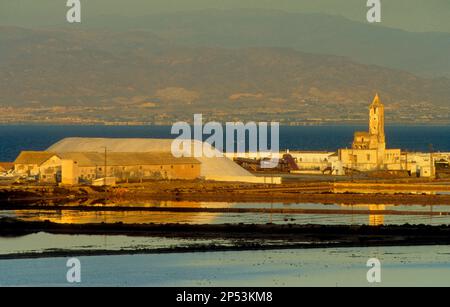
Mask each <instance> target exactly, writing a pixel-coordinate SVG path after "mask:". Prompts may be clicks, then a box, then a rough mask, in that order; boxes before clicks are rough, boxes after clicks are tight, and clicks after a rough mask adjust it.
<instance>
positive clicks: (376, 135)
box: [339, 94, 402, 171]
mask: <svg viewBox="0 0 450 307" xmlns="http://www.w3.org/2000/svg"><path fill="white" fill-rule="evenodd" d="M339 160H340V161H341V163H342V166H343V167H344V168H346V169H350V170H357V171H374V170H401V169H402V164H401V150H400V149H387V148H386V135H385V132H384V105H383V103H382V102H381V101H380V97H379V96H378V94H377V95H375V98H374V99H373V102H372V104H371V105H370V108H369V131H368V132H365V131H364V132H355V135H354V139H353V144H352V148H351V149H340V150H339Z"/></svg>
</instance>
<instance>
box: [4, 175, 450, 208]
mask: <svg viewBox="0 0 450 307" xmlns="http://www.w3.org/2000/svg"><path fill="white" fill-rule="evenodd" d="M362 190H367V191H365V192H363V191H362ZM386 191H388V192H386ZM437 191H450V185H448V184H439V185H437V184H426V183H409V184H405V183H395V182H393V183H382V184H380V183H370V182H361V183H354V182H352V183H342V182H340V183H338V184H335V183H330V182H297V183H289V184H283V185H264V184H245V183H223V182H208V181H153V182H146V183H143V184H127V185H119V186H117V187H110V188H107V189H105V188H102V187H100V188H93V187H63V188H60V187H32V186H12V187H7V188H3V189H1V190H0V204H1V205H2V206H15V205H24V204H42V205H46V204H58V205H61V204H65V203H71V202H72V203H73V202H75V203H79V204H82V203H84V202H88V201H91V202H92V201H95V200H97V199H108V200H109V201H110V202H122V201H127V202H132V201H144V200H155V201H203V202H205V201H210V202H297V203H326V204H327V203H346V204H424V205H427V204H430V205H438V204H441V205H445V204H450V193H444V194H439V193H436V192H437Z"/></svg>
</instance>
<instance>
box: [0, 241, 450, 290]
mask: <svg viewBox="0 0 450 307" xmlns="http://www.w3.org/2000/svg"><path fill="white" fill-rule="evenodd" d="M369 258H377V259H379V260H380V261H381V283H377V284H370V283H368V282H367V278H366V274H367V271H368V270H369V268H368V267H367V266H366V264H367V260H368V259H369ZM79 259H80V261H81V280H82V282H81V284H79V285H80V286H99V285H100V286H236V285H246V286H249V287H255V286H262V287H264V286H330V287H335V286H450V247H448V246H416V247H377V248H339V249H338V248H330V249H313V250H274V251H251V252H246V251H240V252H208V253H183V254H155V255H135V256H107V257H103V256H99V257H97V256H95V257H80V258H79ZM66 261H67V258H49V259H34V260H0V272H1V274H0V285H3V286H11V285H18V286H25V285H40V286H51V285H57V286H70V285H71V284H69V283H67V282H66V273H67V268H66Z"/></svg>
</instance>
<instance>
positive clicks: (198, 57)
mask: <svg viewBox="0 0 450 307" xmlns="http://www.w3.org/2000/svg"><path fill="white" fill-rule="evenodd" d="M0 54H1V55H2V56H1V57H0V93H1V96H0V106H1V105H3V106H5V105H6V106H8V105H14V106H27V107H33V106H34V107H42V106H53V107H54V106H59V107H61V106H91V107H97V108H99V107H102V108H113V110H112V111H111V116H114V114H116V115H123V114H125V113H124V112H125V111H123V109H126V110H127V112H129V116H130V118H135V116H147V115H149V114H156V113H161V114H162V113H164V114H166V115H167V116H171V115H174V116H178V115H180V114H184V115H189V114H190V115H189V117H191V116H192V113H193V112H203V113H208V114H209V113H211V114H216V115H217V114H218V115H220V116H222V115H223V116H226V115H228V116H234V114H235V113H234V112H237V113H238V114H240V115H242V116H244V115H245V114H247V115H252V114H253V115H255V114H262V116H269V117H272V118H274V117H277V116H278V117H282V118H285V116H286V115H285V114H292V113H293V112H303V113H305V112H316V114H319V115H320V116H321V117H323V118H327V117H333V116H335V115H336V114H345V115H346V116H347V114H348V113H349V112H350V113H352V112H360V113H361V114H364V116H365V114H366V111H365V110H366V107H367V104H368V102H369V100H370V99H371V98H372V96H373V94H374V92H375V91H379V92H380V93H381V94H382V97H383V99H384V100H385V101H387V102H389V104H390V105H391V107H392V108H397V109H398V110H401V107H400V106H412V108H417V106H414V105H417V104H423V103H424V104H427V105H433V104H434V105H439V104H440V105H442V106H448V105H449V97H450V81H449V79H446V78H440V79H427V78H422V77H417V76H415V75H413V74H410V73H407V72H403V71H398V70H393V69H388V68H383V67H380V66H374V65H363V64H358V63H355V62H352V61H351V60H349V59H347V58H344V57H336V56H327V55H315V54H309V53H303V52H299V51H296V50H294V49H287V48H262V47H261V48H239V49H226V48H219V47H217V48H211V47H186V46H180V45H177V44H174V43H172V42H171V40H168V39H167V36H164V39H163V38H161V37H160V34H159V35H156V34H153V33H150V32H147V31H128V32H123V33H122V32H108V31H92V30H89V31H81V30H77V31H74V30H65V31H62V30H54V29H49V30H27V29H21V28H11V27H9V28H8V27H2V28H0ZM305 105H308V107H305ZM327 107H328V109H326V108H327ZM114 108H116V109H114ZM324 108H325V109H324ZM436 110H437V109H436ZM63 111H64V110H63ZM63 111H60V112H63ZM93 112H94V111H93ZM114 112H115V113H114ZM283 114H284V115H283ZM87 115H89V114H82V116H87ZM104 115H105V113H104V109H103V110H102V111H99V113H97V114H92V116H104ZM166 115H165V116H166ZM255 116H256V115H255ZM258 116H259V115H258ZM350 117H351V116H350ZM351 118H352V117H351Z"/></svg>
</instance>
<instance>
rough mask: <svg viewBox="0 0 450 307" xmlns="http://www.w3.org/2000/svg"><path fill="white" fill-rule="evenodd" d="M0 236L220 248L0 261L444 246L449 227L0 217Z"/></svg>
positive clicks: (449, 240) (58, 253)
mask: <svg viewBox="0 0 450 307" xmlns="http://www.w3.org/2000/svg"><path fill="white" fill-rule="evenodd" d="M0 228H1V229H2V237H8V238H13V237H20V236H25V235H29V234H33V233H38V232H45V233H49V234H54V235H58V234H61V235H102V236H104V235H108V236H117V235H124V236H129V237H133V236H135V237H165V238H181V239H187V240H189V239H191V240H195V239H210V240H213V239H223V240H231V242H227V243H224V244H220V243H214V242H211V243H207V244H193V245H192V246H187V247H186V246H178V247H167V248H154V249H152V248H144V249H129V250H128V249H120V250H105V249H97V250H95V249H93V250H69V249H68V250H65V249H63V250H52V251H43V252H24V253H14V254H3V255H0V260H7V259H30V258H51V257H74V256H109V255H137V254H162V253H189V252H219V251H244V250H276V249H280V250H281V249H313V248H344V247H377V246H378V247H379V246H429V245H450V226H448V225H442V226H426V225H408V224H405V225H401V226H355V225H348V226H347V225H337V226H325V225H294V224H288V225H276V224H264V225H257V224H218V225H208V224H203V225H190V224H122V223H111V224H107V223H101V224H81V225H79V224H57V223H51V222H48V221H44V222H25V221H21V220H16V219H5V218H4V219H0ZM230 243H231V245H230Z"/></svg>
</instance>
